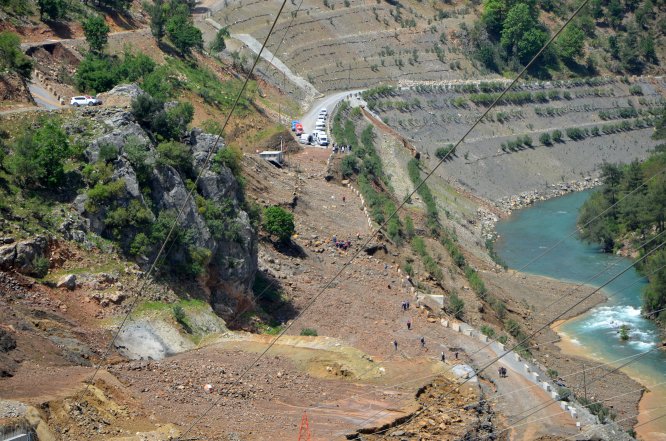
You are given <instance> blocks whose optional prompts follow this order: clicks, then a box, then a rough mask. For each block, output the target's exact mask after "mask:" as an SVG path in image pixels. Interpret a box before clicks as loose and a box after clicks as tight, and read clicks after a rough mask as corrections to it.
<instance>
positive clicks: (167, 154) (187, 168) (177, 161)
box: [155, 141, 192, 176]
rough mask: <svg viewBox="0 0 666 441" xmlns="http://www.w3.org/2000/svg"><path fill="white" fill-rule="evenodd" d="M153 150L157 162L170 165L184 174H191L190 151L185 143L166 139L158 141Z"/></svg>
mask: <svg viewBox="0 0 666 441" xmlns="http://www.w3.org/2000/svg"><path fill="white" fill-rule="evenodd" d="M155 150H156V152H157V157H156V162H157V164H159V165H170V166H171V167H173V168H175V169H176V170H178V171H179V172H180V173H182V174H184V175H185V176H189V175H191V174H192V152H191V151H190V149H189V148H188V147H187V146H186V145H185V144H182V143H180V142H176V141H167V142H162V143H160V144H159V145H158V146H157V148H156V149H155Z"/></svg>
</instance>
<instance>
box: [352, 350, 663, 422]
mask: <svg viewBox="0 0 666 441" xmlns="http://www.w3.org/2000/svg"><path fill="white" fill-rule="evenodd" d="M641 354H642V353H640V354H633V355H629V356H626V357H622V358H618V359H616V360H612V361H609V362H606V363H603V364H599V365H596V366H594V365H590V366H589V367H586V368H584V369H582V370H579V371H577V372H572V373H570V374H566V375H563V376H561V377H560V379H562V380H564V379H566V378H569V377H573V376H575V375H581V374H584V373H585V372H588V371H595V370H597V369H601V368H603V367H604V366H609V365H612V364H615V363H617V362H621V361H625V360H627V359H631V358H634V357H638V356H640V355H641ZM514 372H515V371H514ZM439 375H442V374H434V375H428V376H426V377H422V378H417V379H414V380H409V381H405V382H404V383H402V384H407V383H411V382H414V381H421V380H425V379H429V378H433V377H436V376H439ZM518 375H520V374H518ZM399 385H400V384H398V385H395V386H392V387H391V388H390V389H392V388H394V387H397V386H399ZM650 387H654V386H650ZM534 388H536V389H541V386H540V385H538V384H536V383H535V384H530V385H529V386H524V387H521V388H518V389H514V390H512V391H511V392H507V393H504V394H500V395H495V396H493V397H491V398H484V399H480V400H478V401H476V403H478V404H481V403H482V402H492V401H498V400H499V399H500V398H506V397H508V396H510V395H513V394H515V393H517V392H521V391H524V390H528V389H534ZM360 396H363V395H360ZM352 398H353V397H352ZM610 399H611V398H607V399H606V401H608V400H610ZM468 404H471V402H470V403H468ZM386 410H388V408H385V409H382V410H381V411H379V412H377V414H373V415H372V416H371V417H370V418H367V419H365V420H364V421H362V423H361V424H360V425H358V426H359V427H362V426H364V425H366V424H367V423H369V422H370V421H373V420H375V419H376V418H375V417H376V416H378V415H379V414H381V413H383V412H385V411H386ZM455 410H457V408H452V409H449V410H447V411H444V412H442V413H443V414H448V413H451V412H453V411H455Z"/></svg>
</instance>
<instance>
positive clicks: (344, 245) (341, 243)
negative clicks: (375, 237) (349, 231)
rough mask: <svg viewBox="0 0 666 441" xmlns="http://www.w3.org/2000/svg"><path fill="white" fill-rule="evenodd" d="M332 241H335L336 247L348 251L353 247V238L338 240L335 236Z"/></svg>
mask: <svg viewBox="0 0 666 441" xmlns="http://www.w3.org/2000/svg"><path fill="white" fill-rule="evenodd" d="M331 241H332V242H333V245H335V248H338V249H341V250H343V251H347V250H348V249H349V248H351V240H338V238H337V237H336V236H333V239H331Z"/></svg>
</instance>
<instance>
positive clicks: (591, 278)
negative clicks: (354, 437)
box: [359, 231, 666, 427]
mask: <svg viewBox="0 0 666 441" xmlns="http://www.w3.org/2000/svg"><path fill="white" fill-rule="evenodd" d="M662 234H666V231H664V232H662V233H659V234H657V235H656V236H654V237H652V238H650V239H648V240H647V241H645V242H643V243H642V244H641V245H640V246H639V248H640V249H643V248H645V247H646V246H647V245H648V244H650V243H651V242H653V241H654V240H655V239H657V238H659V237H660V236H661V235H662ZM620 261H621V260H620V259H618V260H616V261H614V262H610V263H609V264H608V265H606V266H605V267H604V268H602V269H601V270H600V271H598V272H597V273H595V274H593V275H592V276H590V277H589V278H588V279H586V280H584V281H582V282H580V283H579V284H578V285H576V286H575V287H573V288H572V289H571V290H570V291H569V292H568V293H566V294H565V295H564V296H562V297H558V298H557V299H556V300H555V301H553V302H551V303H550V304H548V305H546V306H545V307H544V308H543V309H541V310H540V311H537V312H538V313H542V312H543V311H545V310H546V309H548V308H550V307H552V306H553V305H555V304H557V303H559V302H561V301H563V300H564V299H566V298H567V297H569V296H571V295H573V294H574V293H575V292H576V291H577V290H578V289H579V288H580V287H582V286H588V285H589V284H590V282H592V281H593V280H596V279H597V277H599V276H600V275H602V274H604V273H606V272H607V271H608V270H610V269H612V268H613V267H615V266H616V265H617V264H618V263H619V262H620ZM664 267H666V266H662V267H660V268H657V269H655V270H653V271H651V272H650V273H649V274H646V277H647V276H650V275H652V274H655V273H656V272H657V271H659V270H661V269H662V268H664ZM639 282H640V281H635V282H633V283H631V284H630V285H628V286H625V287H622V288H621V289H618V290H616V291H615V292H613V293H610V294H608V296H609V297H612V296H614V295H617V294H619V293H620V292H622V291H624V290H626V289H628V288H630V287H632V286H634V285H635V284H637V283H639ZM656 312H659V311H656ZM656 312H655V313H656ZM558 326H560V323H558V324H557V325H555V326H554V327H558ZM580 334H581V333H580V332H579V333H576V334H574V335H580ZM493 343H494V341H493V340H490V341H489V342H488V343H486V344H485V345H483V346H482V347H481V348H479V349H477V350H475V351H473V352H471V353H470V354H468V355H469V356H470V357H471V356H473V355H475V354H477V353H479V352H481V351H483V350H484V349H486V348H488V347H489V346H491V345H492V344H493ZM452 368H453V367H451V369H452ZM381 412H383V411H379V412H378V413H381ZM373 416H374V415H373ZM373 416H370V417H369V418H367V419H366V420H364V421H362V422H361V424H359V427H362V426H364V425H365V424H367V423H368V422H369V421H372V420H373V419H374V418H373Z"/></svg>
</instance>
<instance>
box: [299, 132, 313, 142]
mask: <svg viewBox="0 0 666 441" xmlns="http://www.w3.org/2000/svg"><path fill="white" fill-rule="evenodd" d="M311 139H312V137H311V136H310V135H308V134H307V133H303V134H301V136H300V138H298V141H299V142H300V143H301V144H306V145H307V144H310V140H311Z"/></svg>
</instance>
